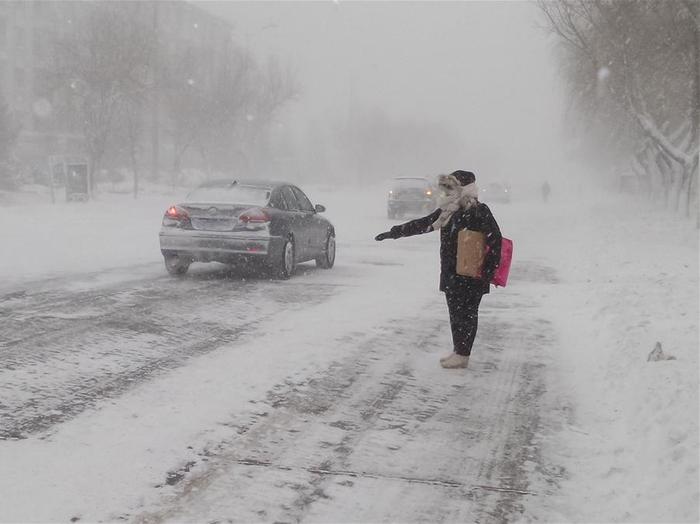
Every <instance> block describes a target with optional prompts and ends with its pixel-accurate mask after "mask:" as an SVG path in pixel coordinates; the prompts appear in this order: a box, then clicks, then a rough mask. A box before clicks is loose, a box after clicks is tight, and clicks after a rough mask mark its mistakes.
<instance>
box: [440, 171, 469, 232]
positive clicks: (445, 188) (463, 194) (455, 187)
mask: <svg viewBox="0 0 700 524" xmlns="http://www.w3.org/2000/svg"><path fill="white" fill-rule="evenodd" d="M438 193H439V196H438V205H439V207H440V216H439V217H438V218H437V220H436V221H435V222H433V226H432V227H433V230H435V229H440V228H441V227H443V226H444V225H445V224H447V223H448V222H449V221H450V218H452V215H453V214H454V213H455V212H456V211H458V210H460V209H469V208H471V207H473V206H475V205H476V204H478V203H479V188H478V187H477V186H476V183H473V182H472V183H471V184H467V185H466V186H463V185H462V184H460V183H459V181H458V180H457V178H456V177H455V176H453V175H440V176H439V177H438Z"/></svg>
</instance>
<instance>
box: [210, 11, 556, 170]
mask: <svg viewBox="0 0 700 524" xmlns="http://www.w3.org/2000/svg"><path fill="white" fill-rule="evenodd" d="M200 6H202V7H204V8H205V9H207V10H209V11H210V12H212V13H215V14H217V15H219V16H221V17H223V18H226V19H227V20H229V21H230V22H231V23H232V24H233V25H234V32H235V34H236V35H237V38H238V40H239V41H240V42H241V43H242V44H243V45H245V46H247V47H248V48H249V49H250V50H251V51H253V52H254V53H255V54H256V55H258V56H260V57H263V56H265V55H270V54H274V55H277V56H279V57H280V58H281V59H282V61H283V62H285V63H288V64H290V66H291V67H292V69H293V70H294V71H296V73H297V76H298V79H299V82H300V84H301V88H302V94H301V96H300V99H299V100H298V102H296V103H295V104H294V107H293V108H292V109H291V110H289V111H287V113H286V115H285V116H284V119H285V123H286V124H287V125H289V126H291V127H292V128H299V129H302V128H303V126H304V125H305V124H306V123H307V122H308V121H310V120H317V121H318V120H321V121H323V120H324V119H325V120H328V119H330V118H333V117H336V116H337V117H341V118H342V117H346V116H347V115H348V114H352V113H353V111H356V110H358V109H359V108H361V107H364V106H367V107H370V108H372V107H377V108H382V109H383V110H385V111H387V112H388V113H390V114H392V115H395V116H398V117H409V118H412V119H419V120H420V119H428V120H433V121H440V122H446V123H449V124H451V125H453V126H454V127H455V128H457V129H458V130H459V133H460V135H461V137H462V139H463V141H464V144H465V147H464V151H463V153H460V155H459V158H453V159H446V164H451V165H452V166H454V168H455V169H456V168H459V167H461V168H467V169H469V168H471V169H474V170H476V171H478V172H479V171H481V172H484V171H487V172H491V173H492V175H493V176H494V178H498V177H506V178H512V177H513V176H515V172H516V171H518V175H517V176H524V175H527V174H528V173H534V176H535V178H537V177H538V176H539V175H538V173H539V172H540V171H542V170H543V169H546V168H547V167H548V166H551V165H552V163H553V162H557V161H558V160H559V159H560V156H561V155H560V147H561V145H560V133H561V128H562V117H561V115H562V110H561V103H560V96H559V86H558V81H557V76H556V71H555V68H554V65H553V64H554V62H553V58H552V54H551V51H550V46H549V44H548V41H547V36H546V34H545V33H544V32H543V31H542V30H541V29H540V27H539V26H538V24H539V20H538V12H537V9H536V7H535V6H533V5H532V4H531V3H528V2H492V1H481V2H344V1H341V2H200ZM457 164H459V165H457ZM449 167H450V166H449V165H446V166H439V167H438V166H436V169H438V170H439V169H441V168H449Z"/></svg>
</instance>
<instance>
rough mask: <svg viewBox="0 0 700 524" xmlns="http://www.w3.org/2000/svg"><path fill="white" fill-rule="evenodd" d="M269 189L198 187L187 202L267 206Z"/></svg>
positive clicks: (237, 186) (237, 185) (252, 187)
mask: <svg viewBox="0 0 700 524" xmlns="http://www.w3.org/2000/svg"><path fill="white" fill-rule="evenodd" d="M271 192H272V189H271V188H269V187H256V186H243V185H240V184H232V185H226V186H205V187H199V188H197V189H195V190H194V191H192V192H191V193H190V194H189V195H187V200H188V201H189V202H206V203H211V204H250V205H253V206H267V203H268V202H269V201H270V193H271Z"/></svg>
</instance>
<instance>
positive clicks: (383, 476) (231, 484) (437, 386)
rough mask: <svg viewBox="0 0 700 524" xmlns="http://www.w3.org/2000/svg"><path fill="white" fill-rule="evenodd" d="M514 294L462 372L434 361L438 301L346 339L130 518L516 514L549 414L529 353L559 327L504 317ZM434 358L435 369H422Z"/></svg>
mask: <svg viewBox="0 0 700 524" xmlns="http://www.w3.org/2000/svg"><path fill="white" fill-rule="evenodd" d="M544 273H546V271H543V270H539V269H538V268H534V270H533V271H532V274H535V275H541V274H544ZM510 298H512V297H510ZM510 298H497V297H490V298H488V299H487V300H486V301H485V306H484V313H485V314H484V315H483V317H482V318H483V320H482V322H481V326H482V327H481V330H482V331H481V333H480V336H479V339H478V342H477V346H476V349H475V355H474V357H473V365H472V368H471V369H470V370H468V371H466V372H462V371H456V372H451V371H446V370H442V369H439V368H438V367H437V364H436V363H435V361H434V358H435V353H436V351H439V348H440V347H445V343H446V342H447V341H448V340H449V335H448V334H447V332H448V331H447V329H448V328H447V323H446V322H445V320H444V318H443V317H442V316H440V315H442V312H440V311H439V308H435V304H431V306H432V309H433V310H435V309H437V310H438V312H437V313H436V316H434V317H431V316H430V315H428V316H423V317H419V318H410V319H397V320H396V322H395V323H394V324H393V325H392V326H389V327H384V328H378V329H377V330H375V331H374V332H372V333H369V334H357V333H352V334H349V335H347V336H344V337H339V338H338V339H337V340H336V342H337V344H338V346H339V347H338V349H337V351H338V352H339V353H340V354H342V355H344V357H343V358H342V359H340V360H338V361H337V362H335V363H334V364H333V365H331V366H330V367H328V368H327V369H326V370H324V371H323V372H320V373H318V374H315V375H313V376H310V377H306V378H302V379H299V378H293V377H290V379H289V380H287V381H285V382H283V383H281V384H279V385H278V386H276V387H275V388H273V389H272V390H270V392H269V393H268V395H267V397H266V398H264V399H260V400H258V401H257V402H256V403H255V404H254V410H255V412H254V414H252V415H251V414H250V413H249V414H247V415H245V416H243V417H241V418H236V417H234V419H233V420H232V421H230V422H229V423H228V425H230V427H231V428H232V430H233V433H232V435H231V436H230V437H229V438H227V439H225V440H222V441H219V442H215V443H210V444H208V445H206V446H204V447H201V448H200V449H198V450H196V451H194V452H193V453H192V454H191V455H190V458H189V459H188V465H187V471H185V472H181V474H180V475H179V476H178V479H179V482H177V483H175V485H173V486H167V485H166V484H165V483H164V485H163V486H162V490H163V495H162V499H161V501H160V502H159V503H158V505H157V506H156V507H155V508H150V509H146V508H144V510H143V511H142V512H140V513H138V514H136V515H133V514H129V515H125V517H126V518H129V519H134V520H135V521H137V522H162V521H172V520H175V521H182V520H204V519H206V520H207V521H211V522H220V521H227V520H228V521H259V520H264V521H283V522H300V521H321V522H327V521H347V520H353V521H377V520H389V521H433V522H472V521H477V522H481V521H488V522H492V521H496V522H508V521H512V520H513V519H514V518H517V516H518V515H521V514H522V512H523V507H522V504H521V501H522V498H523V497H526V496H534V495H533V493H532V492H531V491H530V489H529V480H528V479H529V476H530V475H533V474H540V475H546V474H547V472H546V471H545V468H541V467H540V468H537V467H531V466H537V465H538V464H539V462H540V461H541V457H539V456H538V453H537V450H536V444H535V440H536V435H537V434H538V431H539V430H540V428H541V425H542V424H544V422H543V421H542V419H541V417H540V416H539V414H538V411H539V409H538V407H539V404H538V399H539V397H540V395H541V394H542V391H543V369H542V365H541V364H538V363H537V362H534V361H532V357H533V356H534V355H536V350H537V347H538V346H539V345H541V344H543V343H552V334H551V332H549V331H548V325H547V323H546V322H543V321H541V319H540V321H539V322H538V318H537V316H536V315H537V312H536V311H534V310H525V311H524V312H521V313H519V315H518V320H517V321H513V320H508V319H503V318H501V315H502V313H501V312H500V310H501V309H503V308H502V304H501V302H503V300H510ZM403 326H407V327H403ZM533 326H536V327H535V328H533ZM397 343H398V344H397ZM401 344H407V345H409V344H410V346H409V347H410V351H402V350H401V348H397V345H401ZM428 357H429V362H430V364H429V365H431V366H435V368H434V369H432V368H431V369H426V368H425V366H426V362H427V361H428V360H427V359H428ZM192 457H194V458H192ZM192 462H194V465H193V464H192ZM357 501H361V504H360V506H361V507H358V505H357Z"/></svg>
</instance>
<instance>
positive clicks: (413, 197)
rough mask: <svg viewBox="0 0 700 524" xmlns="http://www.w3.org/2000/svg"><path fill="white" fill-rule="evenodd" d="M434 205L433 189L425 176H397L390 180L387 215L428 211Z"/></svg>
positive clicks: (395, 216) (393, 216)
mask: <svg viewBox="0 0 700 524" xmlns="http://www.w3.org/2000/svg"><path fill="white" fill-rule="evenodd" d="M435 207H436V200H435V189H434V188H433V185H432V184H431V182H430V181H429V180H428V179H427V178H421V177H397V178H393V179H392V180H391V186H390V189H389V195H388V197H387V217H388V218H390V219H393V218H400V217H403V216H404V215H419V214H425V213H429V212H430V211H433V210H434V209H435Z"/></svg>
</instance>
